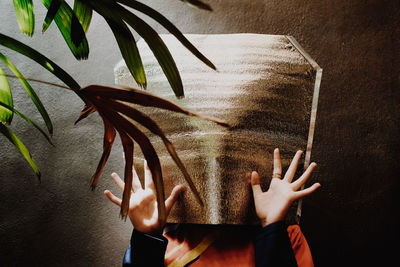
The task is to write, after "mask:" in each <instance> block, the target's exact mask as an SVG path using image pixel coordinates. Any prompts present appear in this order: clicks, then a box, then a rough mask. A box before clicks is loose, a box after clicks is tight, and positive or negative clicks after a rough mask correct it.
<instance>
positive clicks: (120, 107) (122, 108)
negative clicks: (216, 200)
mask: <svg viewBox="0 0 400 267" xmlns="http://www.w3.org/2000/svg"><path fill="white" fill-rule="evenodd" d="M96 102H97V103H98V104H101V105H99V107H107V106H108V107H109V108H111V109H113V110H114V111H115V112H120V113H122V114H124V115H126V116H127V117H129V118H131V119H132V120H135V121H137V122H138V123H140V124H141V125H143V126H144V127H146V128H147V129H149V130H150V131H151V132H152V133H154V134H156V135H158V136H159V137H160V138H161V139H162V141H163V143H164V145H165V147H166V148H167V150H168V153H169V154H170V155H171V158H172V159H173V160H174V161H175V163H176V165H177V166H178V168H179V169H180V170H181V172H182V174H183V176H184V178H185V180H186V182H187V183H188V184H189V187H190V189H191V191H192V192H193V194H194V195H195V197H196V199H197V201H198V202H199V204H200V205H202V206H203V205H204V204H203V201H202V200H201V197H200V193H199V192H198V191H197V189H196V186H195V185H194V183H193V181H192V179H191V178H190V175H189V173H188V171H187V170H186V168H185V166H184V165H183V163H182V161H181V160H180V158H179V156H178V154H177V153H176V151H175V148H174V146H173V145H172V143H171V142H170V141H169V140H168V138H167V137H166V136H165V134H164V132H163V131H162V130H161V129H160V127H159V126H158V125H157V123H156V122H155V121H154V120H152V119H151V118H150V117H149V116H147V115H145V114H144V113H142V112H140V111H138V110H137V109H135V108H132V107H130V106H127V105H125V104H123V103H119V102H116V101H114V100H110V99H109V100H107V101H104V100H101V99H99V100H97V101H96Z"/></svg>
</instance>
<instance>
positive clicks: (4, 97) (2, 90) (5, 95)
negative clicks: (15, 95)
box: [0, 66, 13, 124]
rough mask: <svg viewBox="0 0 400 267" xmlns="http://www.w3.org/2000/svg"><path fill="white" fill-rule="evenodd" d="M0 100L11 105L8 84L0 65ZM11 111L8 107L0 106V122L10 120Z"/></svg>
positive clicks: (8, 121) (11, 100)
mask: <svg viewBox="0 0 400 267" xmlns="http://www.w3.org/2000/svg"><path fill="white" fill-rule="evenodd" d="M0 102H2V103H5V104H7V105H8V106H10V107H12V106H13V99H12V94H11V88H10V84H9V83H8V79H7V77H6V74H5V73H4V70H3V69H2V68H1V66H0ZM12 117H13V112H12V111H11V110H10V109H6V108H4V107H0V124H1V123H10V122H11V121H12Z"/></svg>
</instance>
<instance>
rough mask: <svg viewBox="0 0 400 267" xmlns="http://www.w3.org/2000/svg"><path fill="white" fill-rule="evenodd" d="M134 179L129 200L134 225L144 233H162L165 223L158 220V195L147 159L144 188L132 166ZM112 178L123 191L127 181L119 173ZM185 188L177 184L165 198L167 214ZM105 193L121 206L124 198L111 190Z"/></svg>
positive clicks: (130, 214) (129, 213)
mask: <svg viewBox="0 0 400 267" xmlns="http://www.w3.org/2000/svg"><path fill="white" fill-rule="evenodd" d="M132 171H133V180H132V191H131V197H130V200H129V212H128V215H129V218H130V219H131V222H132V225H133V227H134V228H135V229H136V230H138V231H139V232H142V233H147V234H161V233H162V231H163V229H164V225H161V224H160V221H159V220H158V208H157V204H158V203H157V196H156V189H155V187H154V183H153V178H152V176H151V171H150V169H149V167H148V166H147V163H146V161H145V162H144V173H145V175H144V181H145V182H144V183H145V186H144V188H143V187H142V184H141V183H140V180H139V177H138V175H137V173H136V170H135V168H134V167H133V168H132ZM111 176H112V178H113V179H114V182H115V183H116V184H117V185H118V187H119V188H120V189H121V191H122V192H123V191H124V187H125V183H124V182H123V181H122V180H121V178H120V177H119V176H118V174H116V173H113V174H112V175H111ZM184 190H185V188H184V187H183V186H182V185H177V186H175V187H174V188H173V189H172V192H171V195H170V196H169V197H168V198H167V199H166V200H165V209H166V213H167V216H168V214H169V212H170V211H171V209H172V206H173V205H174V204H175V203H176V201H177V200H178V196H179V195H180V194H181V193H182V192H183V191H184ZM104 194H105V195H106V196H107V197H108V199H110V200H111V201H112V202H113V203H114V204H116V205H118V206H121V203H122V200H121V199H120V198H118V197H116V196H115V195H113V193H111V192H110V191H109V190H105V191H104Z"/></svg>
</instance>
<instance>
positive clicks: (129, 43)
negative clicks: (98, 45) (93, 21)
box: [106, 17, 147, 88]
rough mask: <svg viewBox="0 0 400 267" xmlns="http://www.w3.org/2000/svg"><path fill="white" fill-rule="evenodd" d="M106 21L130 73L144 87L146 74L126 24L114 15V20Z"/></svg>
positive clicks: (145, 85)
mask: <svg viewBox="0 0 400 267" xmlns="http://www.w3.org/2000/svg"><path fill="white" fill-rule="evenodd" d="M106 21H107V23H108V25H109V26H110V28H111V30H112V32H113V34H114V36H115V39H116V40H117V43H118V46H119V49H120V51H121V54H122V57H123V58H124V60H125V63H126V66H127V67H128V69H129V71H130V73H131V74H132V76H133V78H134V79H135V81H136V82H137V84H138V85H139V86H140V87H143V88H146V87H147V81H146V74H145V72H144V68H143V63H142V59H141V57H140V54H139V50H138V48H137V46H136V41H135V38H134V37H133V35H132V33H131V31H130V30H129V28H128V26H126V24H125V22H123V21H122V19H119V18H118V17H115V18H114V20H110V19H107V18H106Z"/></svg>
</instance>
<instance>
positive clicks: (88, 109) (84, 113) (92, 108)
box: [75, 104, 96, 124]
mask: <svg viewBox="0 0 400 267" xmlns="http://www.w3.org/2000/svg"><path fill="white" fill-rule="evenodd" d="M95 111H96V107H95V106H93V104H89V105H85V106H84V107H83V109H82V111H81V114H79V118H78V119H77V120H76V121H75V124H77V123H78V122H79V121H80V120H83V119H84V118H86V117H87V116H89V115H90V114H92V113H93V112H95Z"/></svg>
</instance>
